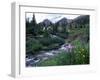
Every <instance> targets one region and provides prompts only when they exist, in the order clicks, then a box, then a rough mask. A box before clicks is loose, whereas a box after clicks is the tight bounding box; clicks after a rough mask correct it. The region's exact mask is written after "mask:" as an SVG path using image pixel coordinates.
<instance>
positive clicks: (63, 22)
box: [55, 17, 68, 26]
mask: <svg viewBox="0 0 100 80" xmlns="http://www.w3.org/2000/svg"><path fill="white" fill-rule="evenodd" d="M55 24H56V25H57V26H66V25H67V24H68V19H67V18H65V17H64V18H62V19H60V20H59V21H58V22H56V23H55Z"/></svg>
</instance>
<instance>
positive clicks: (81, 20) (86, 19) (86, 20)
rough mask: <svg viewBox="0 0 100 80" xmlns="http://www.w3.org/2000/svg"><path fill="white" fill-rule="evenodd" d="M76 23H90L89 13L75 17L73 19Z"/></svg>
mask: <svg viewBox="0 0 100 80" xmlns="http://www.w3.org/2000/svg"><path fill="white" fill-rule="evenodd" d="M72 22H74V23H77V24H88V23H89V15H81V16H79V17H77V18H75V19H73V21H72Z"/></svg>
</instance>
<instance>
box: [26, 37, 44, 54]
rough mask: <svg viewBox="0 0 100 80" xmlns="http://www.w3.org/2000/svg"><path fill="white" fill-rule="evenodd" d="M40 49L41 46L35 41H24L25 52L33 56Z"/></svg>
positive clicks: (32, 39)
mask: <svg viewBox="0 0 100 80" xmlns="http://www.w3.org/2000/svg"><path fill="white" fill-rule="evenodd" d="M41 49H42V44H40V42H39V41H38V40H37V39H34V38H29V39H28V40H27V41H26V52H30V51H32V53H33V54H35V53H36V52H37V51H40V50H41Z"/></svg>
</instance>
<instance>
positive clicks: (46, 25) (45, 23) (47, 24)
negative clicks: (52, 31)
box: [39, 19, 52, 27]
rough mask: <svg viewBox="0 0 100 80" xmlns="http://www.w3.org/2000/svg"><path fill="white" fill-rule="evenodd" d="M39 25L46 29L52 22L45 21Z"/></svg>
mask: <svg viewBox="0 0 100 80" xmlns="http://www.w3.org/2000/svg"><path fill="white" fill-rule="evenodd" d="M39 25H42V26H45V27H48V26H50V25H52V22H51V21H50V20H49V19H45V20H44V21H43V22H40V23H39Z"/></svg>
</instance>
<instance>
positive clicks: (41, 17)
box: [26, 13, 80, 23]
mask: <svg viewBox="0 0 100 80" xmlns="http://www.w3.org/2000/svg"><path fill="white" fill-rule="evenodd" d="M32 16H33V13H26V18H29V21H31V20H32ZM78 16H80V15H65V14H44V13H35V19H36V22H37V23H40V22H42V21H43V20H45V19H49V20H50V21H51V22H53V23H55V22H57V21H58V20H60V19H61V18H63V17H66V18H67V19H74V18H76V17H78Z"/></svg>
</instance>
